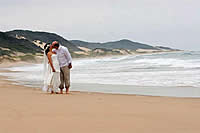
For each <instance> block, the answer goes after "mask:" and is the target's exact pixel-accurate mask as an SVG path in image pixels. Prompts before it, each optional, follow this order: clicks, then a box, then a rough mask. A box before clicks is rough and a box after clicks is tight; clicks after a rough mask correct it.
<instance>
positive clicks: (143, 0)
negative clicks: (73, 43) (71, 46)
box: [0, 0, 200, 50]
mask: <svg viewBox="0 0 200 133" xmlns="http://www.w3.org/2000/svg"><path fill="white" fill-rule="evenodd" d="M199 13H200V1H199V0H56V1H55V0H0V31H10V30H14V29H24V30H33V31H46V32H53V33H57V34H59V35H61V36H63V37H64V38H66V39H68V40H72V39H73V40H74V39H78V40H83V41H89V42H108V41H116V40H121V39H130V40H132V41H137V42H142V43H146V44H150V45H153V46H158V45H159V46H169V47H172V48H179V49H184V50H200V37H199V35H200V15H199Z"/></svg>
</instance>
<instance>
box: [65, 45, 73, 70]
mask: <svg viewBox="0 0 200 133" xmlns="http://www.w3.org/2000/svg"><path fill="white" fill-rule="evenodd" d="M64 51H65V52H64V53H65V56H66V58H67V60H68V63H69V66H68V67H69V69H70V68H72V57H71V54H70V53H69V50H68V49H67V48H66V47H65V48H64Z"/></svg>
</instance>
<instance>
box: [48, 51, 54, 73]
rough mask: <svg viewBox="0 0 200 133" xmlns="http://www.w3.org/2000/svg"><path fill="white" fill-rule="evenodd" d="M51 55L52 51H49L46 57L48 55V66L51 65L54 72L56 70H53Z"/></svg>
mask: <svg viewBox="0 0 200 133" xmlns="http://www.w3.org/2000/svg"><path fill="white" fill-rule="evenodd" d="M51 56H52V53H50V52H49V53H48V54H47V57H48V60H49V64H50V66H51V68H52V71H53V72H56V70H55V69H54V67H53V63H52V59H51Z"/></svg>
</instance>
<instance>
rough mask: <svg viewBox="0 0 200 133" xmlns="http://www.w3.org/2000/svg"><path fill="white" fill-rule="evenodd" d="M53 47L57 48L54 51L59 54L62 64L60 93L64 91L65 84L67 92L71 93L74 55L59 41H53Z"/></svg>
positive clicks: (60, 63) (59, 60)
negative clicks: (71, 70)
mask: <svg viewBox="0 0 200 133" xmlns="http://www.w3.org/2000/svg"><path fill="white" fill-rule="evenodd" d="M52 47H53V48H55V50H54V51H53V52H55V53H56V54H57V57H58V62H59V65H60V81H61V84H60V86H59V88H60V93H61V94H62V93H63V89H64V85H65V88H66V94H69V87H70V69H71V68H72V57H71V55H70V53H69V51H68V49H67V48H66V47H64V46H61V45H60V44H59V43H58V42H57V41H54V42H53V43H52Z"/></svg>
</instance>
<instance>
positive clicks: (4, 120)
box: [0, 76, 200, 133]
mask: <svg viewBox="0 0 200 133" xmlns="http://www.w3.org/2000/svg"><path fill="white" fill-rule="evenodd" d="M13 83H14V82H13V81H8V80H6V77H5V76H0V90H1V93H0V117H1V119H0V132H2V133H11V132H15V133H27V132H29V133H35V132H39V133H40V132H41V133H55V132H75V133H82V132H87V133H102V132H103V133H122V132H126V133H133V132H137V133H147V132H148V133H160V132H162V133H169V132H172V133H173V132H175V133H188V132H189V133H198V132H199V131H200V127H199V123H200V117H199V112H200V106H199V101H200V99H198V98H175V97H160V96H141V95H126V94H105V93H96V92H79V91H72V92H71V94H69V95H66V94H63V95H60V94H54V95H51V94H47V93H43V92H42V91H41V90H40V89H35V88H31V87H25V86H22V85H15V84H13Z"/></svg>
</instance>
